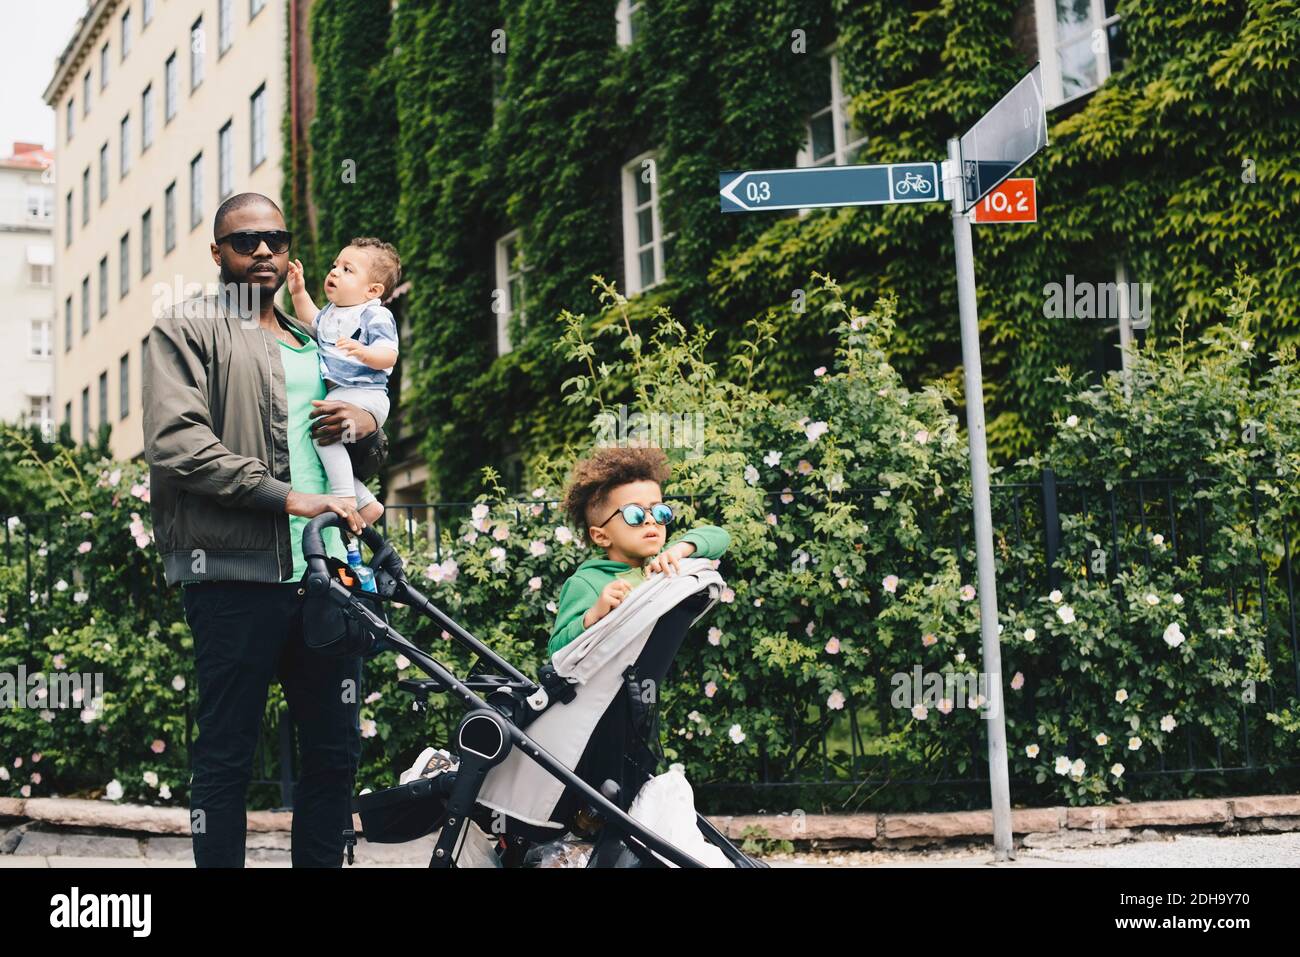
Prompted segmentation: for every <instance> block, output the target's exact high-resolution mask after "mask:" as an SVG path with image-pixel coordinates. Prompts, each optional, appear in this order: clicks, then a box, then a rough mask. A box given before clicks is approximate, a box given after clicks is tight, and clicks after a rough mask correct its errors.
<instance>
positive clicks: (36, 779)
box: [32, 771, 41, 784]
mask: <svg viewBox="0 0 1300 957" xmlns="http://www.w3.org/2000/svg"><path fill="white" fill-rule="evenodd" d="M32 783H33V784H40V783H41V774H40V772H39V771H37V772H36V773H35V774H33V775H32Z"/></svg>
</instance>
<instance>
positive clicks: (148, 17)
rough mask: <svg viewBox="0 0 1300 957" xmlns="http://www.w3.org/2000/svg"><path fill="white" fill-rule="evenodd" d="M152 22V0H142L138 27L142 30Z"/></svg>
mask: <svg viewBox="0 0 1300 957" xmlns="http://www.w3.org/2000/svg"><path fill="white" fill-rule="evenodd" d="M152 22H153V0H144V2H143V3H141V4H140V29H141V30H143V29H144V28H145V27H147V26H148V25H149V24H150V23H152Z"/></svg>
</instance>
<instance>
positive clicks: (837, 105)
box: [795, 51, 866, 166]
mask: <svg viewBox="0 0 1300 957" xmlns="http://www.w3.org/2000/svg"><path fill="white" fill-rule="evenodd" d="M821 80H822V85H821V86H820V88H819V90H818V94H817V99H816V100H815V101H814V102H813V109H812V111H811V112H810V114H809V116H808V124H807V126H806V128H805V133H804V145H803V148H802V149H800V150H799V156H798V158H797V159H796V160H795V165H796V166H848V165H850V164H851V163H852V162H853V161H854V159H855V158H856V155H857V152H858V149H859V148H860V147H861V146H862V144H863V143H865V142H866V137H865V136H863V135H862V133H861V131H860V130H858V129H857V127H855V126H854V125H853V123H852V122H851V121H850V120H849V113H848V104H847V101H846V100H845V97H844V87H843V86H842V85H841V83H840V58H839V55H838V54H837V53H835V52H834V51H831V52H830V53H829V54H828V55H827V57H826V64H825V67H824V68H823V69H822V71H821Z"/></svg>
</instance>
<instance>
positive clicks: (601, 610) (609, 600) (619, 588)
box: [582, 578, 632, 628]
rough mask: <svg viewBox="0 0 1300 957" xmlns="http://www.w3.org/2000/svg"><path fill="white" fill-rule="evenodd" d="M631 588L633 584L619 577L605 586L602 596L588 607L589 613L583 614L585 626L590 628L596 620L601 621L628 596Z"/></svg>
mask: <svg viewBox="0 0 1300 957" xmlns="http://www.w3.org/2000/svg"><path fill="white" fill-rule="evenodd" d="M631 590H632V586H631V585H629V584H628V583H627V582H625V581H623V580H621V579H617V578H616V579H614V581H612V582H610V583H609V584H608V585H606V586H605V588H604V590H603V591H601V593H600V597H599V598H597V599H596V604H594V605H592V606H591V608H590V609H588V611H587V614H586V615H584V616H583V619H582V624H583V626H584V627H586V628H590V627H591V626H592V625H594V624H595V623H596V622H598V621H600V620H601V619H602V618H604V617H605V616H606V615H608V614H609V613H610V612H611V611H613V610H614V609H615V608H617V607H618V606H619V605H620V604H622V603H623V599H624V598H626V597H627V595H628V592H630V591H631Z"/></svg>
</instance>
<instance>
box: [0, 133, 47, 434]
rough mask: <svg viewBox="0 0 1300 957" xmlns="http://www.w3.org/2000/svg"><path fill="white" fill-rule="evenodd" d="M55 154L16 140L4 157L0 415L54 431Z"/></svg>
mask: <svg viewBox="0 0 1300 957" xmlns="http://www.w3.org/2000/svg"><path fill="white" fill-rule="evenodd" d="M53 229H54V156H53V154H51V153H50V152H48V151H47V150H45V149H44V148H43V147H42V146H40V145H39V144H37V143H15V144H14V145H13V151H12V153H11V154H10V155H9V156H7V157H4V158H3V159H0V300H3V302H4V304H5V317H4V331H5V340H6V341H7V342H8V343H9V348H7V349H4V350H0V420H2V421H4V422H8V423H14V424H21V425H38V426H40V427H41V430H42V431H43V433H44V434H45V436H46V438H52V437H53V435H54V414H53V408H54V406H53V402H54V368H53V359H52V358H51V357H52V356H53V354H54V338H53V336H54V243H53Z"/></svg>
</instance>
